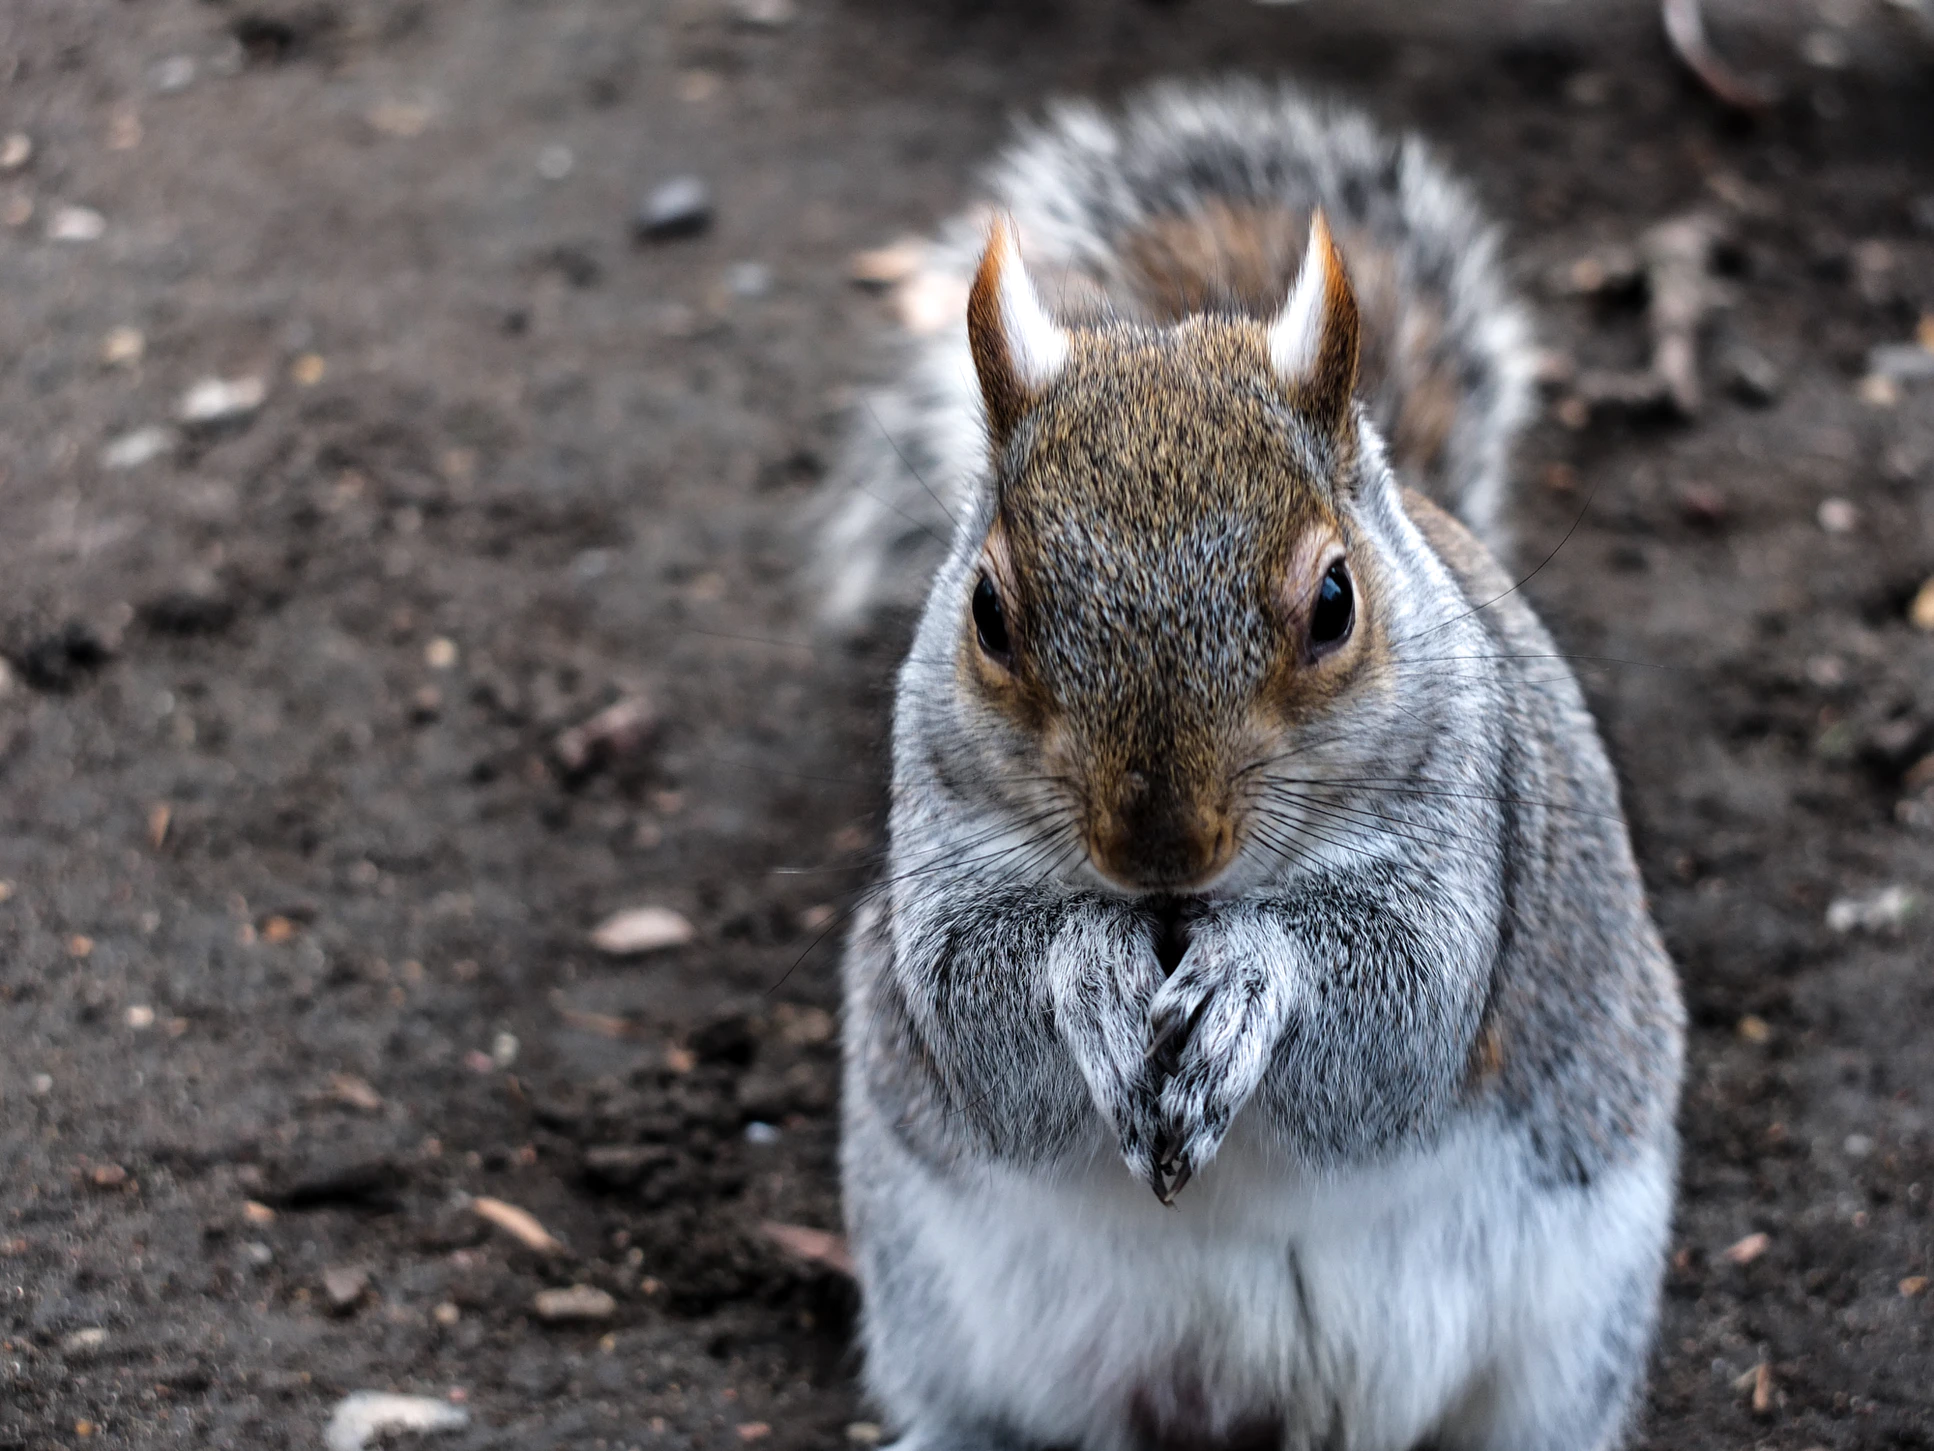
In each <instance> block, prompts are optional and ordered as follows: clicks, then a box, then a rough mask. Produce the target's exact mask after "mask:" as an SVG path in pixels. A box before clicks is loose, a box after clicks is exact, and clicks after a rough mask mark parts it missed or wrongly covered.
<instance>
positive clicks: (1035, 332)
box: [967, 218, 1068, 442]
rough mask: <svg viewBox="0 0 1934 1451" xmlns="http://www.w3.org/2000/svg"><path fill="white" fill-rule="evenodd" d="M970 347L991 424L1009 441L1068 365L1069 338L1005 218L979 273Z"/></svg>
mask: <svg viewBox="0 0 1934 1451" xmlns="http://www.w3.org/2000/svg"><path fill="white" fill-rule="evenodd" d="M967 342H968V345H969V346H970V347H971V348H972V349H973V354H974V367H975V369H976V371H978V372H979V374H980V387H981V396H982V397H983V398H984V399H985V400H986V403H987V418H988V423H989V424H990V426H991V427H992V429H993V433H994V437H995V439H996V440H998V441H1002V442H1004V441H1005V440H1006V439H1007V437H1008V436H1009V435H1010V434H1011V433H1012V432H1013V431H1014V429H1015V428H1016V427H1017V426H1018V425H1019V423H1020V421H1021V419H1022V418H1024V417H1025V416H1026V414H1027V412H1028V410H1029V409H1030V408H1032V407H1033V406H1034V405H1035V403H1036V402H1038V401H1039V399H1040V396H1041V394H1042V393H1043V392H1045V391H1046V389H1047V387H1048V385H1049V384H1050V383H1052V382H1053V381H1054V379H1055V377H1056V375H1057V374H1059V373H1060V371H1061V369H1062V367H1063V366H1064V365H1065V364H1066V363H1067V361H1068V335H1067V334H1066V333H1065V332H1063V331H1062V330H1061V327H1060V325H1059V324H1058V323H1056V322H1055V320H1054V319H1053V318H1051V317H1049V316H1048V311H1047V309H1046V308H1044V307H1043V306H1041V299H1040V297H1039V296H1037V295H1036V294H1035V291H1034V284H1033V283H1032V282H1030V281H1029V280H1028V275H1027V268H1026V267H1024V266H1022V265H1021V253H1020V249H1019V248H1018V247H1016V246H1015V242H1014V225H1013V223H1012V222H1010V221H1008V220H1007V219H1005V218H996V219H995V221H994V226H993V229H992V231H991V232H990V233H989V234H988V238H987V251H986V252H985V253H984V254H983V255H982V257H981V259H980V268H979V270H978V271H977V272H976V273H975V274H974V286H973V290H972V292H971V293H969V295H968V298H967Z"/></svg>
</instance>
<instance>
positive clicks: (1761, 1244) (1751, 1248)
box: [1720, 1234, 1773, 1265]
mask: <svg viewBox="0 0 1934 1451" xmlns="http://www.w3.org/2000/svg"><path fill="white" fill-rule="evenodd" d="M1772 1244H1773V1237H1772V1236H1771V1235H1770V1234H1749V1235H1747V1236H1746V1237H1745V1238H1744V1239H1742V1240H1739V1241H1738V1242H1736V1243H1734V1244H1731V1245H1728V1246H1727V1247H1726V1249H1725V1251H1724V1252H1723V1253H1722V1254H1721V1256H1720V1258H1722V1259H1724V1260H1727V1261H1728V1262H1730V1263H1732V1264H1735V1265H1750V1264H1751V1263H1752V1262H1753V1261H1754V1260H1756V1259H1758V1258H1759V1257H1760V1256H1761V1255H1763V1254H1765V1253H1766V1251H1767V1250H1768V1249H1770V1248H1771V1247H1772Z"/></svg>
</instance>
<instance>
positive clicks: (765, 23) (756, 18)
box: [732, 0, 799, 30]
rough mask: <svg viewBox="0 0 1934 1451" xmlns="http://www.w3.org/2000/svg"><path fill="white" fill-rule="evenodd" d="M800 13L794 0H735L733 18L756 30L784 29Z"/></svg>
mask: <svg viewBox="0 0 1934 1451" xmlns="http://www.w3.org/2000/svg"><path fill="white" fill-rule="evenodd" d="M798 14H799V7H798V5H796V4H795V3H794V0H734V4H733V6H732V18H733V19H734V20H736V21H738V22H739V24H741V25H749V26H751V27H752V28H753V29H755V30H783V29H784V28H785V27H786V26H788V25H790V24H792V22H793V20H794V19H795V18H796V17H797V16H798Z"/></svg>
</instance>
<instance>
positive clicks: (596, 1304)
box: [531, 1285, 618, 1324]
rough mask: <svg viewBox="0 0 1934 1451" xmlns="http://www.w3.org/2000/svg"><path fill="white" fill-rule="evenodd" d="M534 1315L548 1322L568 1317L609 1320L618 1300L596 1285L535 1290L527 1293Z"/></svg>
mask: <svg viewBox="0 0 1934 1451" xmlns="http://www.w3.org/2000/svg"><path fill="white" fill-rule="evenodd" d="M531 1308H532V1309H533V1310H535V1311H536V1312H537V1318H538V1319H540V1320H546V1321H549V1322H551V1323H552V1324H561V1323H563V1322H565V1321H570V1320H609V1319H610V1318H611V1317H612V1316H613V1315H615V1314H617V1313H618V1302H617V1301H616V1300H614V1299H612V1298H611V1296H610V1295H608V1294H606V1293H605V1292H604V1291H603V1290H600V1289H599V1288H598V1287H597V1286H596V1285H572V1286H571V1287H570V1288H569V1289H568V1290H539V1291H538V1292H537V1293H536V1294H535V1295H533V1296H532V1297H531Z"/></svg>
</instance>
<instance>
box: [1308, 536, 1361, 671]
mask: <svg viewBox="0 0 1934 1451" xmlns="http://www.w3.org/2000/svg"><path fill="white" fill-rule="evenodd" d="M1355 622H1356V591H1355V590H1354V589H1352V588H1351V586H1350V571H1349V570H1348V569H1346V568H1344V566H1343V561H1342V560H1340V559H1339V560H1337V562H1336V563H1335V564H1332V565H1331V566H1330V569H1329V573H1328V574H1326V575H1324V576H1323V582H1322V583H1321V584H1320V585H1318V586H1317V587H1316V606H1315V608H1314V609H1312V610H1311V611H1310V612H1309V642H1310V647H1311V648H1312V649H1315V650H1321V649H1323V648H1324V647H1325V646H1328V645H1334V644H1336V643H1337V642H1338V641H1340V640H1342V639H1343V638H1344V636H1346V635H1348V634H1349V633H1350V626H1351V625H1352V624H1354V623H1355Z"/></svg>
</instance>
